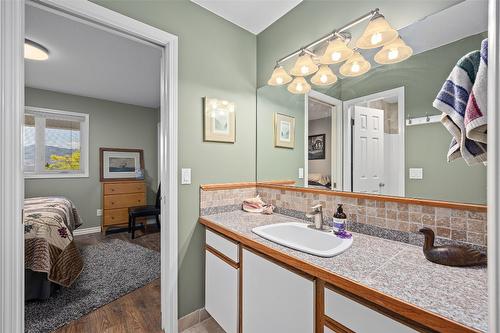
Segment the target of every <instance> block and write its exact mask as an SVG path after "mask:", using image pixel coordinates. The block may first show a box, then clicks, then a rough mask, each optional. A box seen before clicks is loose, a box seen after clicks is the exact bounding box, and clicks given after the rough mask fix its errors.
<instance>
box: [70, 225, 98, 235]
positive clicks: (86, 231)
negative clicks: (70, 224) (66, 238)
mask: <svg viewBox="0 0 500 333" xmlns="http://www.w3.org/2000/svg"><path fill="white" fill-rule="evenodd" d="M99 232H101V227H92V228H83V229H76V230H75V231H73V235H74V236H79V235H87V234H96V233H99Z"/></svg>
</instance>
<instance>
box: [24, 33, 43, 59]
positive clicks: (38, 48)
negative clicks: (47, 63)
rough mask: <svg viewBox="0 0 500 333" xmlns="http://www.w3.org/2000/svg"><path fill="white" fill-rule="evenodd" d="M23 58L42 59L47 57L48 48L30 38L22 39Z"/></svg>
mask: <svg viewBox="0 0 500 333" xmlns="http://www.w3.org/2000/svg"><path fill="white" fill-rule="evenodd" d="M24 59H29V60H38V61H44V60H47V59H49V50H47V48H46V47H44V46H43V45H40V44H38V43H36V42H34V41H32V40H30V39H27V38H25V39H24Z"/></svg>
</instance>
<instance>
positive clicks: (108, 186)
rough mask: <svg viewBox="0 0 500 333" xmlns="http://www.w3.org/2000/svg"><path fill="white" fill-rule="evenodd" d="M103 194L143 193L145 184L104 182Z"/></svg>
mask: <svg viewBox="0 0 500 333" xmlns="http://www.w3.org/2000/svg"><path fill="white" fill-rule="evenodd" d="M103 187H104V195H110V194H127V193H145V192H146V184H144V182H142V181H141V182H121V183H104V185H103Z"/></svg>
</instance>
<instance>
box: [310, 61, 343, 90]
mask: <svg viewBox="0 0 500 333" xmlns="http://www.w3.org/2000/svg"><path fill="white" fill-rule="evenodd" d="M335 82H337V75H335V74H334V73H333V72H332V70H331V69H330V67H329V66H328V65H321V66H320V67H319V70H318V71H317V72H316V74H314V76H313V77H312V78H311V83H312V84H314V85H317V86H329V85H332V84H334V83H335Z"/></svg>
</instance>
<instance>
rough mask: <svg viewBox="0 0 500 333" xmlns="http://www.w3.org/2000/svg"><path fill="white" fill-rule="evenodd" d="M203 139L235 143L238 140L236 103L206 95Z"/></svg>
mask: <svg viewBox="0 0 500 333" xmlns="http://www.w3.org/2000/svg"><path fill="white" fill-rule="evenodd" d="M203 100H204V109H205V110H204V113H203V114H204V116H203V128H204V130H203V140H204V141H215V142H229V143H234V142H235V140H236V121H235V114H234V112H235V108H236V106H235V104H234V103H231V102H228V101H226V100H220V99H217V98H209V97H204V99H203Z"/></svg>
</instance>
